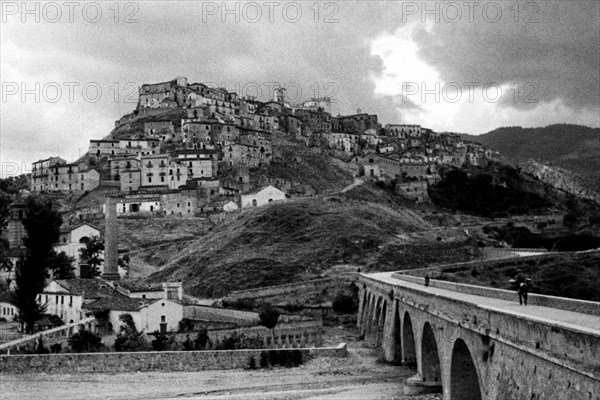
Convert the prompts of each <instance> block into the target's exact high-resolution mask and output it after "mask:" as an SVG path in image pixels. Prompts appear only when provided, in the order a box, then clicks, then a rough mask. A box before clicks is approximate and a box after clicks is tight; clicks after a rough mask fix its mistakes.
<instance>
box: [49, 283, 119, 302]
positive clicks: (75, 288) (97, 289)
mask: <svg viewBox="0 0 600 400" xmlns="http://www.w3.org/2000/svg"><path fill="white" fill-rule="evenodd" d="M55 282H56V283H57V284H59V285H60V286H62V287H63V288H65V289H66V290H67V291H68V292H69V293H71V294H74V295H79V296H85V297H86V298H88V299H97V298H105V297H125V296H123V295H122V294H121V293H119V292H118V291H117V290H115V289H114V288H113V287H111V286H110V284H109V283H108V282H106V281H104V280H103V279H100V278H89V279H86V278H73V279H56V280H55Z"/></svg>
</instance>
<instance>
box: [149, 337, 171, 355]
mask: <svg viewBox="0 0 600 400" xmlns="http://www.w3.org/2000/svg"><path fill="white" fill-rule="evenodd" d="M168 340H169V338H168V337H167V335H165V334H164V333H157V334H156V336H155V337H154V340H153V341H152V350H155V351H163V350H165V349H166V348H167V341H168Z"/></svg>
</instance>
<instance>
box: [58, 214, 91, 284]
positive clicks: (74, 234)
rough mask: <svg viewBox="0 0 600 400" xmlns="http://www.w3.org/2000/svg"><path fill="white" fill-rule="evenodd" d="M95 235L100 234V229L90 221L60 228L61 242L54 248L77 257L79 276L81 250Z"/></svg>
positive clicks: (77, 273)
mask: <svg viewBox="0 0 600 400" xmlns="http://www.w3.org/2000/svg"><path fill="white" fill-rule="evenodd" d="M93 236H100V230H99V229H98V228H96V227H95V226H93V225H90V224H88V223H83V224H79V225H75V226H70V227H64V228H61V230H60V239H59V244H57V245H55V246H54V250H55V251H56V252H57V253H60V252H62V251H64V252H65V254H66V255H67V256H69V257H73V258H75V265H74V267H75V271H76V272H75V273H76V275H78V276H79V275H80V271H79V256H80V253H79V250H80V249H83V248H84V247H85V244H86V243H87V242H88V241H89V240H90V239H91V238H92V237H93Z"/></svg>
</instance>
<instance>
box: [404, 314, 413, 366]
mask: <svg viewBox="0 0 600 400" xmlns="http://www.w3.org/2000/svg"><path fill="white" fill-rule="evenodd" d="M402 362H403V363H404V365H412V366H415V365H417V351H416V345H415V334H414V330H413V324H412V321H411V319H410V314H409V313H408V311H406V312H405V313H404V318H403V322H402Z"/></svg>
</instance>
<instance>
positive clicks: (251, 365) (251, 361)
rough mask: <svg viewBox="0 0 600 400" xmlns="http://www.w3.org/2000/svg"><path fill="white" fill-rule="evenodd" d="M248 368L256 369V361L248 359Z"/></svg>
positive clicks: (251, 358)
mask: <svg viewBox="0 0 600 400" xmlns="http://www.w3.org/2000/svg"><path fill="white" fill-rule="evenodd" d="M248 367H249V368H250V369H256V360H255V359H254V357H250V362H249V363H248Z"/></svg>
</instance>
